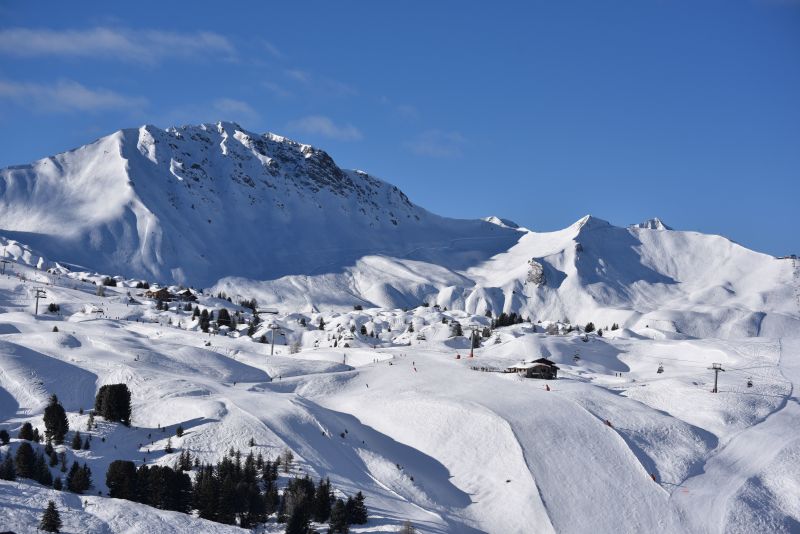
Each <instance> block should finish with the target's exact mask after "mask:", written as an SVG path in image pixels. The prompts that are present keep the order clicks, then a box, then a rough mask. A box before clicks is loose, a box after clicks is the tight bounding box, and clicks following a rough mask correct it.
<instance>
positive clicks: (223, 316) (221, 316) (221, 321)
mask: <svg viewBox="0 0 800 534" xmlns="http://www.w3.org/2000/svg"><path fill="white" fill-rule="evenodd" d="M217 324H218V325H220V326H227V327H230V326H231V314H230V313H229V312H228V310H227V309H226V308H220V310H219V312H217Z"/></svg>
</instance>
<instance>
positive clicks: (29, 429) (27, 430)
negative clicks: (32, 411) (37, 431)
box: [17, 423, 33, 441]
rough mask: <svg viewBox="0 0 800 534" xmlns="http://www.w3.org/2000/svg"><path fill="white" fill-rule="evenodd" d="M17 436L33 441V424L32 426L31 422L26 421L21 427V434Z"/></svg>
mask: <svg viewBox="0 0 800 534" xmlns="http://www.w3.org/2000/svg"><path fill="white" fill-rule="evenodd" d="M17 437H18V438H19V439H24V440H27V441H33V426H31V424H30V423H24V424H23V425H22V427H21V428H20V429H19V435H17Z"/></svg>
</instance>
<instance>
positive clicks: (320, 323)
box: [318, 317, 325, 330]
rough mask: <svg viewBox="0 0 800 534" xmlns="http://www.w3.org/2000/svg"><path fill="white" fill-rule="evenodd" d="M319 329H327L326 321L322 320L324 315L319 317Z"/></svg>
mask: <svg viewBox="0 0 800 534" xmlns="http://www.w3.org/2000/svg"><path fill="white" fill-rule="evenodd" d="M318 324H319V329H320V330H325V321H323V320H322V317H320V318H319V323H318Z"/></svg>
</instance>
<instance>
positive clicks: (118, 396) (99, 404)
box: [94, 384, 131, 426]
mask: <svg viewBox="0 0 800 534" xmlns="http://www.w3.org/2000/svg"><path fill="white" fill-rule="evenodd" d="M94 409H95V412H97V413H98V415H101V416H103V417H104V418H105V419H106V420H107V421H119V422H121V423H122V424H124V425H125V426H130V424H131V392H130V390H129V389H128V386H127V385H125V384H106V385H105V386H101V387H100V390H99V391H98V392H97V396H96V397H95V400H94Z"/></svg>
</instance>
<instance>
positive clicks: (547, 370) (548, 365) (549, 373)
mask: <svg viewBox="0 0 800 534" xmlns="http://www.w3.org/2000/svg"><path fill="white" fill-rule="evenodd" d="M506 372H508V373H518V374H520V375H524V376H525V378H543V379H545V380H555V379H556V378H558V367H557V366H556V364H555V362H551V361H550V360H548V359H547V358H539V359H538V360H533V361H531V362H522V363H518V364H516V365H512V366H511V367H508V368H507V369H506Z"/></svg>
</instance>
